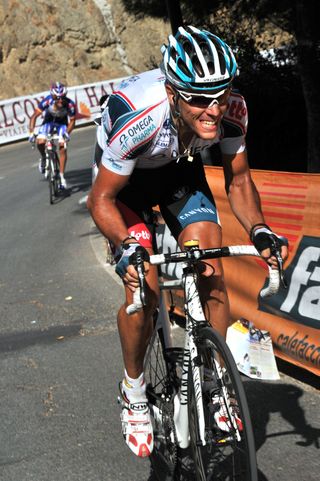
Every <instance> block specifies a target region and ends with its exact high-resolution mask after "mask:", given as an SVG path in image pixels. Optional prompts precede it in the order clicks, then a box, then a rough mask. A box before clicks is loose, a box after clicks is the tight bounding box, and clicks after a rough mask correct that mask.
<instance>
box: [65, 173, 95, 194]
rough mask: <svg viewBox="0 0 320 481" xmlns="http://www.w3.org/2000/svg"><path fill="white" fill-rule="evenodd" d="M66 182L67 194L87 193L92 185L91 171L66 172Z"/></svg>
mask: <svg viewBox="0 0 320 481" xmlns="http://www.w3.org/2000/svg"><path fill="white" fill-rule="evenodd" d="M65 177H66V180H67V182H68V184H69V186H70V187H69V188H68V191H69V194H70V195H72V194H76V193H77V192H88V191H89V190H90V188H91V184H92V169H91V168H88V169H76V170H69V171H67V172H66V175H65Z"/></svg>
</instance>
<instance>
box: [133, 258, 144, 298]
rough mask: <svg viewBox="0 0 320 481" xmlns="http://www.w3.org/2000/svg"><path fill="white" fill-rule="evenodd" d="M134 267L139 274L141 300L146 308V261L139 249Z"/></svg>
mask: <svg viewBox="0 0 320 481" xmlns="http://www.w3.org/2000/svg"><path fill="white" fill-rule="evenodd" d="M134 267H135V268H136V271H137V273H138V278H139V284H140V299H141V303H142V305H143V306H146V304H147V300H146V281H145V275H144V272H145V270H144V261H143V258H142V255H141V252H139V249H137V251H136V261H135V265H134Z"/></svg>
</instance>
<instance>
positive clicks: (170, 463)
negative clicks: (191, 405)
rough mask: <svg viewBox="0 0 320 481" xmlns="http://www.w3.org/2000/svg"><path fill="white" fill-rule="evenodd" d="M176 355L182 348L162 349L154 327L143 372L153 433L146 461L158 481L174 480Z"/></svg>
mask: <svg viewBox="0 0 320 481" xmlns="http://www.w3.org/2000/svg"><path fill="white" fill-rule="evenodd" d="M180 358H181V359H182V349H179V348H169V349H166V348H165V347H164V340H163V334H162V328H156V329H155V330H154V333H153V335H152V337H151V340H150V342H149V346H148V349H147V353H146V355H145V362H144V375H145V380H146V384H147V397H148V403H149V408H150V414H151V419H152V424H153V436H154V448H153V451H152V453H151V456H150V462H151V466H152V469H153V474H154V475H155V476H156V477H157V478H158V480H159V481H165V480H167V479H168V481H169V480H171V479H174V472H175V469H176V464H177V448H178V443H177V438H176V432H175V426H174V420H173V413H174V395H175V392H176V389H175V386H176V385H177V382H178V381H177V373H176V366H177V364H178V362H179V361H178V359H180Z"/></svg>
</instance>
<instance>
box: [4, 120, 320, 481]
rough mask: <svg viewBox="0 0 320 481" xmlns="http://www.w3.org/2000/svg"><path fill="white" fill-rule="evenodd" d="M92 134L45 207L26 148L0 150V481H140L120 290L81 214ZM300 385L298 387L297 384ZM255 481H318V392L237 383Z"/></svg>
mask: <svg viewBox="0 0 320 481" xmlns="http://www.w3.org/2000/svg"><path fill="white" fill-rule="evenodd" d="M93 143H94V129H93V128H92V127H86V128H82V129H79V130H76V131H75V132H74V134H73V136H72V140H71V142H70V144H69V162H68V169H67V170H68V172H67V175H66V178H67V180H68V182H69V184H70V186H71V189H70V192H69V196H65V197H61V199H59V202H58V203H57V204H56V205H53V206H50V205H49V194H48V186H47V183H46V182H45V181H43V180H42V179H41V176H40V174H39V172H38V170H37V159H38V156H37V153H36V151H32V149H31V147H30V146H29V145H28V144H27V142H23V143H17V144H15V145H10V146H2V147H0V209H1V214H0V229H1V236H0V296H1V297H0V299H1V301H0V302H1V304H0V321H1V322H0V362H1V378H0V480H1V481H73V480H74V481H75V480H76V481H109V480H110V481H125V480H126V481H127V480H130V481H147V480H148V479H149V477H150V476H149V475H150V467H149V461H148V460H140V459H136V458H135V457H134V456H133V455H131V453H130V451H129V450H128V449H127V447H126V446H125V444H124V442H123V440H122V436H121V430H120V423H119V408H118V406H117V401H116V399H117V394H118V393H117V391H118V386H117V385H118V381H119V380H120V379H121V376H122V359H121V353H120V344H119V339H118V334H117V328H116V312H117V308H118V306H119V305H120V302H121V292H122V289H121V286H120V285H119V283H118V282H117V280H116V277H115V276H114V274H113V270H112V268H110V267H108V266H106V264H105V259H104V254H105V244H104V241H103V239H102V238H101V236H100V235H99V233H98V232H97V230H96V228H95V227H94V225H93V222H92V220H91V218H90V216H89V214H88V212H87V210H86V207H85V204H84V203H83V198H84V196H85V195H86V194H87V192H88V190H89V188H90V182H91V171H90V163H91V156H92V152H93ZM306 377H307V376H306ZM245 387H246V391H247V395H248V399H249V404H250V409H251V413H252V418H253V424H254V431H255V437H256V445H257V456H258V464H259V471H260V481H278V480H279V481H289V480H290V481H292V480H293V479H296V480H299V481H316V480H319V471H320V469H319V468H320V462H319V453H320V451H319V443H320V416H319V400H320V398H319V391H318V390H317V389H316V388H315V387H313V386H311V385H310V384H306V383H304V382H301V381H298V380H297V379H295V378H293V377H290V376H288V375H287V374H281V380H280V381H277V382H261V381H252V380H248V379H245Z"/></svg>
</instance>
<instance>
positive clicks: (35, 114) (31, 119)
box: [29, 108, 42, 132]
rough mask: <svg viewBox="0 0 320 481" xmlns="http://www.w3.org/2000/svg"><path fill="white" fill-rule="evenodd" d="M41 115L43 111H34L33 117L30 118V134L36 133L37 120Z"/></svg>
mask: <svg viewBox="0 0 320 481" xmlns="http://www.w3.org/2000/svg"><path fill="white" fill-rule="evenodd" d="M41 114H42V110H40V109H38V108H37V109H36V110H35V111H34V113H33V115H32V117H31V118H30V124H29V131H30V132H33V131H34V127H35V125H36V120H37V118H38V117H39V116H40V115H41Z"/></svg>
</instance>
